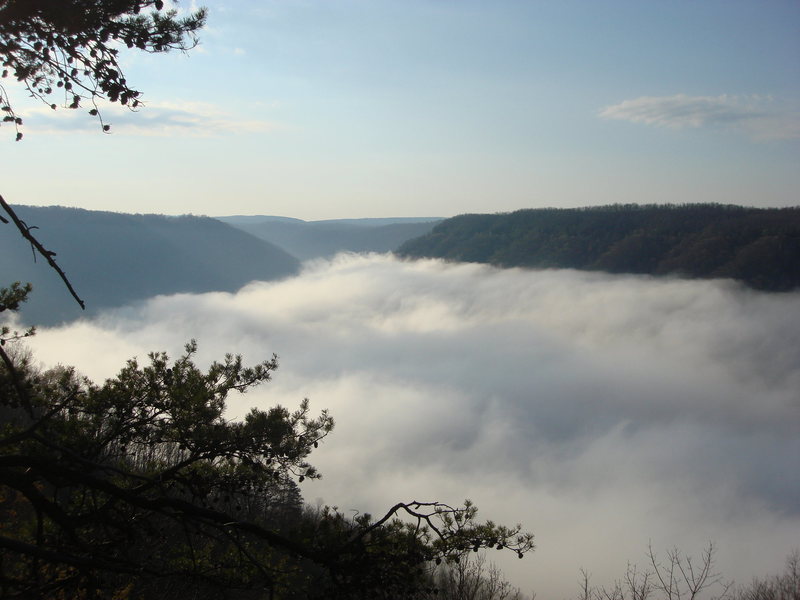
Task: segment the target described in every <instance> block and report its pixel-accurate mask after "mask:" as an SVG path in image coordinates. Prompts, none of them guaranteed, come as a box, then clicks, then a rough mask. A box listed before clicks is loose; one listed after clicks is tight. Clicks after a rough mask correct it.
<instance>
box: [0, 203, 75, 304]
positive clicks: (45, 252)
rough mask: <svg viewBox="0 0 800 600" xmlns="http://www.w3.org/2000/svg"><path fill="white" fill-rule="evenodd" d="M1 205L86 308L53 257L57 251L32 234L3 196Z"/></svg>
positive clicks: (23, 235)
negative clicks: (51, 249)
mask: <svg viewBox="0 0 800 600" xmlns="http://www.w3.org/2000/svg"><path fill="white" fill-rule="evenodd" d="M0 206H2V207H3V210H5V211H6V214H8V216H9V217H11V220H12V221H14V225H16V226H17V229H19V232H20V233H21V234H22V237H24V238H25V239H26V240H28V241H29V242H30V244H31V248H32V249H35V251H37V252H39V254H41V255H42V256H43V257H44V259H45V260H46V261H47V263H48V264H49V265H50V266H51V267H52V268H53V269H54V270H55V272H56V273H58V275H59V277H61V280H62V281H63V282H64V285H66V286H67V289H68V290H69V293H70V294H72V297H73V298H75V301H76V302H77V303H78V304H79V305H80V307H81V309H83V310H86V305H85V304H84V302H83V300H81V298H80V296H78V293H77V292H76V291H75V289H74V288H73V287H72V284H71V283H70V281H69V279H68V278H67V275H66V274H65V273H64V271H62V270H61V267H59V266H58V263H56V261H55V259H54V258H53V257H54V256H55V255H56V253H55V252H52V251H50V250H48V249H47V248H45V247H44V246H42V244H41V243H40V242H39V240H37V239H36V238H35V237H33V234H31V231H30V230H31V229H32V228H31V227H28V225H26V224H25V222H24V221H23V220H22V219H20V218H19V217H18V216H17V213H15V212H14V209H13V208H11V207H10V206H9V205H8V203H7V202H6V201H5V200H4V199H3V196H0ZM0 220H2V221H3V222H4V223H8V221H7V220H6V219H4V218H3V217H0ZM34 256H35V254H34Z"/></svg>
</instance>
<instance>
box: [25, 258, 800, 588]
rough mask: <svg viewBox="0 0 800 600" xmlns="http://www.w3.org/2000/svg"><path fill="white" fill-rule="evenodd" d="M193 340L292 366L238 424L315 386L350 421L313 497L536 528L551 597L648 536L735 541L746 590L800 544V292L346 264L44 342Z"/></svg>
mask: <svg viewBox="0 0 800 600" xmlns="http://www.w3.org/2000/svg"><path fill="white" fill-rule="evenodd" d="M89 300H91V299H89ZM189 338H197V339H198V341H199V343H200V356H199V357H198V358H199V360H200V361H201V362H206V361H210V360H212V359H213V358H216V357H220V356H221V355H222V354H224V353H225V352H228V351H235V352H241V353H242V354H243V355H244V356H245V358H246V359H248V360H249V361H250V362H255V361H257V360H259V359H262V358H268V357H269V356H271V354H272V352H277V353H278V354H279V355H280V359H281V367H280V369H279V370H278V371H277V372H276V374H275V378H274V381H273V382H271V383H270V384H269V385H267V386H264V387H262V388H260V389H258V390H255V391H254V392H252V393H250V394H248V395H246V396H236V397H233V398H232V399H231V407H230V408H231V415H232V416H235V415H241V414H243V413H244V412H245V411H246V409H247V407H249V406H251V405H253V404H262V405H270V404H274V403H283V404H285V405H289V406H295V405H296V404H297V403H298V402H299V401H300V400H301V399H302V398H303V397H309V398H310V399H311V403H312V407H316V408H317V409H321V408H329V409H330V410H331V412H332V414H333V416H334V418H335V419H336V420H337V427H336V429H335V430H334V434H333V435H332V437H331V438H329V439H328V440H326V442H325V444H323V445H322V446H321V448H320V449H319V450H318V451H317V455H315V456H313V457H312V458H313V460H312V462H314V464H316V465H317V466H318V467H319V468H320V469H321V471H322V473H323V475H324V478H323V480H322V481H319V482H306V483H304V484H303V493H304V495H305V497H306V499H307V500H308V501H310V502H312V503H313V502H314V501H315V500H316V499H317V498H323V499H324V500H325V502H327V503H330V504H336V505H338V506H339V507H340V508H342V509H344V510H350V509H351V508H352V509H359V510H362V511H363V510H367V511H371V512H373V514H375V513H379V512H380V511H381V509H383V508H386V507H388V506H390V505H391V504H392V503H394V502H396V501H398V500H413V499H419V500H431V499H436V500H441V501H447V502H459V501H461V500H462V499H464V498H470V499H472V500H474V501H475V502H476V503H477V505H478V506H479V507H480V509H481V513H482V514H483V516H484V517H485V518H492V519H495V520H497V521H500V522H508V523H509V524H513V523H515V522H518V521H519V522H522V523H523V524H525V525H526V527H527V528H528V529H530V530H532V531H533V532H534V533H535V534H536V536H537V543H538V549H537V551H536V552H535V553H534V555H533V556H532V557H530V558H528V559H526V560H524V561H519V560H516V559H514V560H513V561H509V562H508V564H505V563H503V565H502V566H503V567H504V568H505V569H506V573H507V574H508V575H509V576H510V577H512V579H513V581H514V583H515V584H516V585H519V586H521V587H522V588H523V590H524V591H526V592H529V591H530V590H532V589H533V590H537V592H538V597H539V598H543V599H554V600H559V599H561V598H568V597H575V596H576V592H577V585H576V581H577V575H578V569H579V568H580V567H585V568H586V569H587V570H588V571H590V572H591V573H592V574H593V582H594V583H595V584H602V583H606V584H608V583H610V582H611V581H612V580H613V579H614V578H617V577H620V576H621V575H622V574H623V572H624V570H625V567H626V564H627V561H628V560H631V561H638V562H640V564H643V563H644V560H643V558H644V552H645V550H646V547H647V544H648V541H652V543H653V546H654V548H656V549H666V548H668V547H671V546H673V545H678V546H679V547H681V548H683V549H684V550H685V551H687V552H690V553H698V552H699V551H700V549H701V547H702V546H703V545H704V544H705V543H707V542H708V540H711V539H713V540H715V541H716V543H717V544H718V546H719V548H720V551H719V567H720V570H722V571H723V572H724V573H725V574H726V575H727V576H728V577H730V578H736V579H737V580H738V581H740V582H742V583H745V582H747V581H749V579H750V577H751V576H753V575H763V574H769V573H772V572H775V571H777V570H779V569H780V568H781V567H782V564H783V560H784V558H785V556H786V555H787V554H788V552H789V551H790V550H791V549H792V547H793V545H796V544H797V543H798V540H800V472H798V469H797V459H798V457H800V435H799V434H800V395H799V392H798V390H800V342H798V340H800V294H776V295H767V294H761V293H755V292H752V291H747V290H744V289H742V288H740V287H738V286H736V285H734V284H732V283H729V282H702V281H678V280H669V279H658V280H656V279H649V278H638V277H612V276H606V275H601V274H591V273H582V272H573V271H521V270H496V269H493V268H490V267H486V266H479V265H469V264H462V265H452V264H445V263H442V262H439V261H419V262H401V261H398V260H396V259H395V258H392V257H390V256H383V255H381V256H371V257H363V256H340V257H338V258H337V259H335V260H334V261H332V262H317V263H313V264H310V265H307V267H306V269H305V271H304V272H303V273H302V274H301V275H300V276H298V277H295V278H291V279H287V280H284V281H280V282H272V283H254V284H251V285H250V286H248V287H246V288H244V289H242V290H241V291H240V292H239V293H237V294H225V293H214V294H204V295H197V296H193V295H179V296H173V297H160V298H155V299H152V300H150V301H148V302H146V303H144V304H141V305H138V306H135V307H129V308H126V309H123V310H120V311H116V312H114V313H109V314H106V315H104V316H103V317H101V318H99V319H97V320H95V321H92V322H82V323H77V324H73V325H71V326H68V327H65V328H62V329H51V330H42V331H40V332H39V334H38V335H37V336H36V338H34V339H33V341H32V343H31V345H32V346H34V349H35V352H36V354H37V356H38V358H39V359H40V360H43V361H45V362H46V363H48V364H52V363H56V362H58V361H64V360H67V361H69V362H70V363H72V364H76V365H78V366H79V368H80V369H81V370H82V371H83V372H85V373H86V374H87V375H89V376H91V377H92V378H95V379H102V378H104V377H107V376H110V375H112V374H113V373H115V372H116V371H117V370H118V369H119V368H120V367H121V366H122V365H123V363H124V361H125V360H126V359H127V358H129V357H130V356H133V355H138V356H139V357H140V358H143V357H144V356H145V354H146V352H147V351H150V350H157V349H163V350H167V351H169V352H171V353H172V354H177V353H178V352H179V351H180V349H181V348H182V345H183V343H184V342H185V341H186V340H188V339H189ZM500 554H501V553H497V556H496V557H491V556H490V558H495V559H497V558H500Z"/></svg>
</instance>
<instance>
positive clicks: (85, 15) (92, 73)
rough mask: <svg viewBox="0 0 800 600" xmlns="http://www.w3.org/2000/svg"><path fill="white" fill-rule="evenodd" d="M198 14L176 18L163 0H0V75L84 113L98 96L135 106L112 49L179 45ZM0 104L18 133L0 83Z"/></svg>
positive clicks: (201, 13) (93, 110) (189, 38)
mask: <svg viewBox="0 0 800 600" xmlns="http://www.w3.org/2000/svg"><path fill="white" fill-rule="evenodd" d="M205 19H206V11H205V9H200V10H198V11H196V12H194V13H191V14H189V15H188V16H185V17H180V16H179V15H178V13H177V11H175V10H165V9H164V2H163V0H0V59H2V77H4V78H5V77H9V76H11V77H13V78H15V79H16V80H17V81H19V82H21V83H22V84H23V85H24V86H25V88H26V90H27V91H28V93H29V94H30V95H32V96H33V97H35V98H39V99H40V100H42V101H44V102H45V103H46V104H48V105H50V107H51V108H53V109H56V108H57V107H58V106H59V105H60V106H63V107H66V108H72V109H77V108H79V107H81V105H82V103H83V102H84V101H88V103H89V104H90V105H91V106H90V107H88V108H87V110H88V112H89V114H91V115H94V116H97V117H98V118H99V117H100V113H99V110H98V106H97V102H96V101H97V100H99V99H106V100H109V101H111V102H119V103H120V104H124V105H128V106H130V107H131V108H137V107H138V106H139V104H140V103H141V100H140V99H139V97H140V95H141V92H140V91H139V90H138V89H136V88H134V87H132V86H131V84H130V83H129V82H128V81H127V79H126V78H125V74H124V72H123V70H122V67H121V66H120V63H119V60H118V59H119V55H120V48H121V47H124V46H127V47H128V48H135V49H138V50H142V51H144V52H168V51H170V50H180V51H186V50H188V49H190V48H192V47H194V46H195V45H196V44H197V38H196V37H195V34H196V32H197V31H198V30H199V29H200V28H201V27H202V26H203V24H204V23H205ZM56 97H57V98H59V100H56V101H54V98H56ZM0 108H2V111H3V112H4V116H3V121H4V122H6V123H11V124H13V125H14V127H15V129H16V139H17V140H20V139H22V133H21V132H20V130H19V126H20V125H21V124H22V118H21V117H19V116H17V114H16V113H15V112H14V108H13V105H12V103H11V99H10V98H9V96H8V93H7V91H6V89H5V88H4V87H2V86H0ZM100 124H101V126H102V128H103V130H105V131H108V129H109V125H107V124H105V123H103V121H102V119H100Z"/></svg>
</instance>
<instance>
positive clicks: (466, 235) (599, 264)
mask: <svg viewBox="0 0 800 600" xmlns="http://www.w3.org/2000/svg"><path fill="white" fill-rule="evenodd" d="M398 254H400V255H401V256H406V257H413V258H422V257H429V258H444V259H448V260H454V261H464V262H479V263H489V264H492V265H497V266H500V267H529V268H539V269H541V268H568V269H580V270H591V271H604V272H608V273H638V274H650V275H679V276H683V277H690V278H731V279H736V280H738V281H741V282H743V283H745V284H747V285H748V286H750V287H753V288H755V289H759V290H767V291H788V290H792V289H795V288H797V287H800V208H798V207H795V208H782V209H759V208H745V207H741V206H729V205H719V204H688V205H648V206H639V205H630V204H625V205H612V206H602V207H589V208H576V209H555V208H545V209H527V210H519V211H516V212H513V213H506V214H492V215H477V214H468V215H460V216H457V217H453V218H451V219H447V220H445V221H443V222H441V223H439V224H438V225H437V226H436V227H435V228H434V229H433V230H432V231H431V233H429V234H428V235H425V236H422V237H419V238H416V239H413V240H409V241H408V242H406V243H404V244H403V245H402V246H401V247H400V248H399V250H398Z"/></svg>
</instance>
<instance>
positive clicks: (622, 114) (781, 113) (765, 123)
mask: <svg viewBox="0 0 800 600" xmlns="http://www.w3.org/2000/svg"><path fill="white" fill-rule="evenodd" d="M599 114H600V116H601V117H603V118H606V119H617V120H621V121H630V122H632V123H644V124H646V125H657V126H662V127H671V128H675V129H683V128H698V127H706V126H711V127H718V128H725V129H735V130H740V131H742V132H744V133H746V134H747V135H749V136H750V137H753V138H755V139H763V140H767V139H796V138H799V137H800V115H798V112H797V111H791V110H788V109H785V108H779V107H778V106H776V105H775V103H774V102H773V101H772V100H771V99H769V98H764V97H760V96H750V97H740V96H728V95H722V96H687V95H686V94H677V95H675V96H656V97H653V96H642V97H640V98H635V99H633V100H625V101H623V102H620V103H619V104H614V105H611V106H607V107H605V108H603V109H602V110H601V111H600V113H599Z"/></svg>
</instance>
